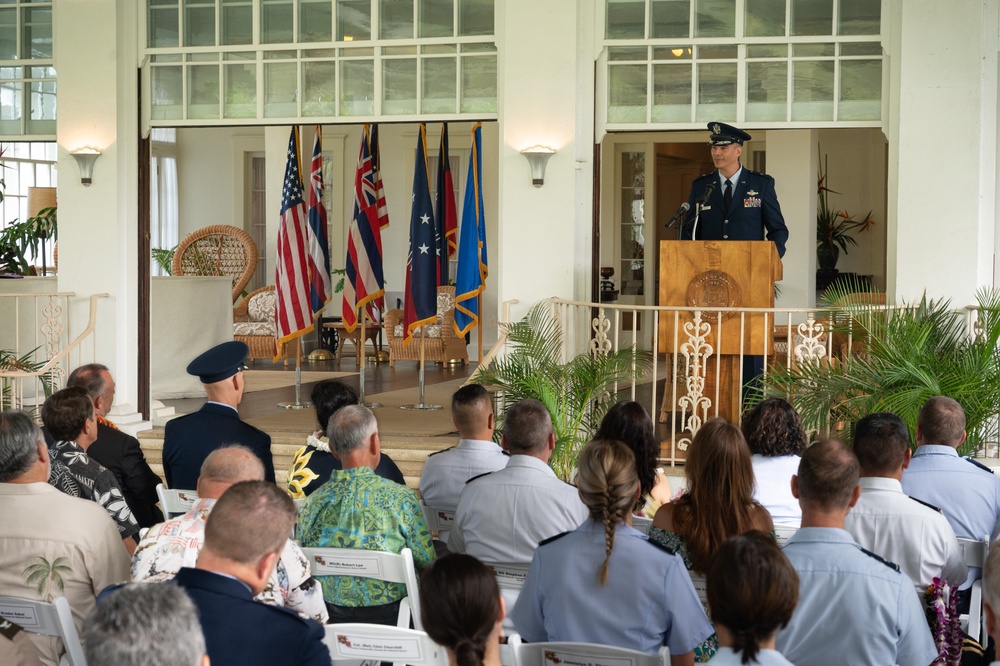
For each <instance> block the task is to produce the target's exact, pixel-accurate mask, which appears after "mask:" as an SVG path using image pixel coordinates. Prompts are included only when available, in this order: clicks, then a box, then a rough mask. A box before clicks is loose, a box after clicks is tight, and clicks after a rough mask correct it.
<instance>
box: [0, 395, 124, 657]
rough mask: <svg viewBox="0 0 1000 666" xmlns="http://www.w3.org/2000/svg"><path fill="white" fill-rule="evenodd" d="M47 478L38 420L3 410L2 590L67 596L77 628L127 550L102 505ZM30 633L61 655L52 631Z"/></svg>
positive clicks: (117, 574) (117, 573)
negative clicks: (63, 489) (67, 491)
mask: <svg viewBox="0 0 1000 666" xmlns="http://www.w3.org/2000/svg"><path fill="white" fill-rule="evenodd" d="M48 478H49V450H48V448H47V447H46V445H45V440H44V438H43V437H42V433H41V431H40V430H39V429H38V426H37V425H36V424H35V422H34V421H33V420H32V419H31V417H30V416H28V415H27V414H25V413H24V412H20V411H8V412H0V516H2V517H3V518H2V519H0V595H11V596H17V597H25V598H28V599H38V600H41V601H51V600H52V599H54V598H55V597H59V596H64V597H66V600H67V601H68V602H69V605H70V608H71V610H72V611H73V620H74V623H75V624H76V627H77V630H80V628H81V626H82V624H83V619H84V618H85V617H86V616H87V613H89V612H90V611H91V609H92V608H93V607H94V599H95V596H96V595H97V592H98V591H100V590H102V589H104V588H105V587H107V586H108V585H113V584H116V583H121V582H123V581H126V580H128V553H126V552H125V549H124V548H122V546H121V540H120V538H119V534H118V529H117V528H116V526H115V524H114V522H113V521H112V520H111V519H110V518H109V517H108V514H107V513H106V512H105V511H104V510H103V509H102V508H101V507H99V506H97V505H96V504H95V503H93V502H89V501H86V500H82V499H79V498H76V497H70V496H68V495H66V494H64V493H61V492H59V491H58V490H56V489H55V488H53V487H52V486H51V485H49V484H48V482H47V481H48ZM30 638H31V641H32V643H34V645H35V648H36V649H37V650H38V652H39V654H40V655H41V656H42V658H43V662H44V663H46V664H48V665H50V666H54V665H55V664H57V663H58V662H59V653H60V652H61V647H60V645H59V643H58V640H57V639H55V638H48V637H43V636H38V635H34V634H32V635H31V636H30ZM3 663H5V664H6V663H8V662H6V661H4V662H3Z"/></svg>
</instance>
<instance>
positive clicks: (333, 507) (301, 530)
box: [296, 405, 434, 625]
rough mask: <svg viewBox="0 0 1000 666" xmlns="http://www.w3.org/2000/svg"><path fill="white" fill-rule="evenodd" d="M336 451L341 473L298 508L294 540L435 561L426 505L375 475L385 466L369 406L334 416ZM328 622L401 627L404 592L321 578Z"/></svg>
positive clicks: (392, 586)
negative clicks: (380, 465) (398, 624)
mask: <svg viewBox="0 0 1000 666" xmlns="http://www.w3.org/2000/svg"><path fill="white" fill-rule="evenodd" d="M329 433H330V449H331V450H332V451H333V453H334V454H335V455H336V456H337V457H338V458H340V461H341V462H342V463H343V467H344V468H343V470H335V471H334V472H333V473H332V474H331V476H330V480H329V481H328V482H326V483H325V484H323V486H321V487H320V488H319V489H318V490H316V491H315V492H314V493H312V494H311V495H309V497H307V498H306V500H305V501H304V502H303V504H302V506H301V507H300V508H299V518H298V523H297V529H296V534H297V535H298V537H299V542H300V543H301V544H302V546H304V547H308V548H358V549H365V550H381V551H387V552H390V553H398V552H400V551H401V550H402V549H403V548H409V549H410V550H411V551H412V552H413V563H414V565H415V566H416V568H417V569H418V570H419V569H424V568H426V567H427V566H428V565H429V564H430V563H431V561H432V560H433V559H434V547H433V546H432V545H431V535H430V532H429V531H428V529H427V523H426V522H425V521H424V515H423V512H422V511H421V509H420V503H419V502H418V501H417V497H416V495H415V494H414V492H413V491H412V490H411V489H409V488H407V487H406V486H401V485H399V484H398V483H394V482H392V481H389V480H388V479H384V478H382V477H380V476H378V475H376V474H375V472H374V467H375V466H376V465H378V460H379V451H380V448H379V439H378V425H377V423H376V422H375V415H374V414H372V412H371V410H369V409H368V408H367V407H365V406H364V405H349V406H347V407H344V408H342V409H340V410H339V411H337V412H336V413H335V414H334V415H333V416H332V417H331V418H330V428H329ZM317 580H319V582H320V585H322V586H323V598H324V599H325V600H326V605H327V609H328V610H329V611H330V622H331V623H334V622H369V623H375V624H390V625H393V624H395V623H396V616H397V613H398V610H399V602H400V600H401V599H402V598H403V597H405V596H406V588H405V587H404V586H403V585H399V584H396V583H386V582H384V581H380V580H376V579H373V578H352V577H348V576H317Z"/></svg>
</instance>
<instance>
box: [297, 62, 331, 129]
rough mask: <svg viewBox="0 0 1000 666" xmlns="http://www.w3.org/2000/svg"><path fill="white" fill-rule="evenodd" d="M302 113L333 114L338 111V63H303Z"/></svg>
mask: <svg viewBox="0 0 1000 666" xmlns="http://www.w3.org/2000/svg"><path fill="white" fill-rule="evenodd" d="M302 86H303V93H302V115H303V116H332V115H335V114H336V113H337V104H336V101H337V98H336V91H337V63H336V62H304V63H302Z"/></svg>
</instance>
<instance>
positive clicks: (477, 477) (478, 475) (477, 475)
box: [465, 472, 493, 485]
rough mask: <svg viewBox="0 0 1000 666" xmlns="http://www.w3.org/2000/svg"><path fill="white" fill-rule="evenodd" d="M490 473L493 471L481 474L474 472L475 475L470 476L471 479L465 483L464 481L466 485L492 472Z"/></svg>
mask: <svg viewBox="0 0 1000 666" xmlns="http://www.w3.org/2000/svg"><path fill="white" fill-rule="evenodd" d="M492 473H493V472H483V473H482V474H476V475H475V476H474V477H472V478H471V479H469V480H468V481H466V482H465V483H466V485H468V484H470V483H472V482H473V481H475V480H476V479H481V478H483V477H484V476H489V475H490V474H492Z"/></svg>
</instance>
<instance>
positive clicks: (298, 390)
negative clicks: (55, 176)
mask: <svg viewBox="0 0 1000 666" xmlns="http://www.w3.org/2000/svg"><path fill="white" fill-rule="evenodd" d="M301 397H302V336H301V335H300V336H299V337H297V338H295V402H279V403H278V407H281V408H282V409H307V408H309V407H312V403H311V402H302V400H301Z"/></svg>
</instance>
